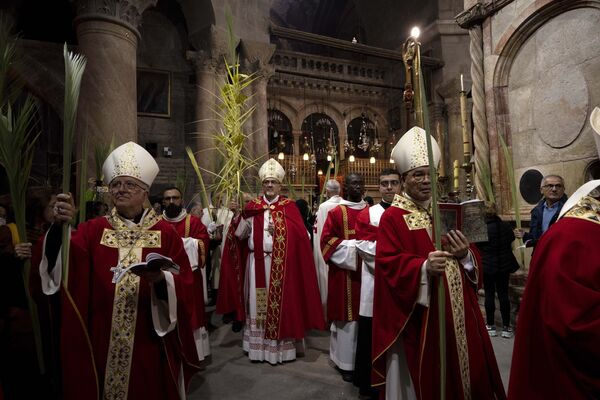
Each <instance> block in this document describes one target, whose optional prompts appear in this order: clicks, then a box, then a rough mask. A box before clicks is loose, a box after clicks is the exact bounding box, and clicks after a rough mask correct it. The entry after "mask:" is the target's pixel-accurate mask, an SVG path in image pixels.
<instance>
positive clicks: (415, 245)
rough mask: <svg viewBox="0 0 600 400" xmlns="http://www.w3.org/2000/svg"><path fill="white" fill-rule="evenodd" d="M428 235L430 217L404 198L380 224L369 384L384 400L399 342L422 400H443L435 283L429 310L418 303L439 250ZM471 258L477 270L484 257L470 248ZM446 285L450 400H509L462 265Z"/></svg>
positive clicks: (449, 272)
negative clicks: (390, 355) (427, 265)
mask: <svg viewBox="0 0 600 400" xmlns="http://www.w3.org/2000/svg"><path fill="white" fill-rule="evenodd" d="M430 228H431V219H430V217H429V214H428V212H427V211H426V210H424V209H423V208H421V207H419V206H418V205H416V204H415V203H414V202H412V201H411V200H409V199H407V198H405V197H403V196H399V195H396V197H395V199H394V203H393V204H392V206H391V207H389V208H388V209H387V210H386V211H385V212H384V214H383V216H382V218H381V221H380V224H379V232H378V235H377V255H376V265H377V268H376V269H375V293H374V303H373V353H372V356H373V377H372V382H373V385H375V386H380V387H382V389H381V390H380V393H381V394H385V390H384V389H383V385H385V379H386V353H387V351H388V349H389V348H390V347H391V346H392V345H393V344H394V342H395V341H396V339H397V338H398V337H400V335H401V337H402V340H403V343H404V350H405V354H406V359H407V363H408V368H409V370H410V376H411V378H412V382H413V385H414V388H415V392H416V395H417V398H418V399H423V400H426V399H437V398H440V393H439V388H440V368H439V365H440V362H439V360H440V354H439V318H438V288H437V279H432V278H429V307H424V306H422V305H420V304H418V303H417V298H418V294H419V288H420V282H421V267H422V265H423V263H424V262H425V261H426V259H427V256H428V254H429V253H430V252H432V251H434V250H435V249H434V246H433V243H432V241H431V237H430V236H429V233H428V229H430ZM471 254H472V256H473V258H474V260H475V268H476V269H478V264H479V255H478V253H477V252H476V251H475V250H473V248H472V249H471ZM445 285H446V291H445V293H446V300H445V301H446V303H445V304H446V377H447V379H446V399H448V400H451V399H473V400H475V399H504V398H505V397H506V396H505V392H504V388H503V386H502V380H501V378H500V373H499V371H498V366H497V363H496V358H495V356H494V351H493V348H492V345H491V342H490V339H489V335H488V333H487V331H486V328H485V324H484V321H483V317H482V315H481V311H480V309H479V304H478V303H477V294H476V290H477V287H476V285H474V284H472V282H470V280H469V279H468V278H467V277H466V273H465V272H464V269H463V267H462V265H460V264H458V263H457V262H455V263H453V266H452V267H451V268H448V267H447V269H446V274H445ZM453 306H454V307H453ZM465 392H466V393H465Z"/></svg>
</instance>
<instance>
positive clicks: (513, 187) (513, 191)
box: [499, 135, 525, 266]
mask: <svg viewBox="0 0 600 400" xmlns="http://www.w3.org/2000/svg"><path fill="white" fill-rule="evenodd" d="M499 137H500V145H501V146H502V154H503V155H504V161H505V162H506V172H507V174H508V183H509V185H510V196H511V199H512V205H513V211H514V213H515V223H516V225H517V229H521V211H520V210H521V204H520V202H519V197H518V196H517V182H516V181H515V169H514V165H513V158H512V155H511V154H510V151H509V150H508V146H507V145H506V142H505V141H504V138H503V137H502V135H499ZM517 245H518V246H517V247H518V249H519V256H520V257H519V258H520V259H521V260H520V261H521V266H524V265H525V251H524V250H523V239H517Z"/></svg>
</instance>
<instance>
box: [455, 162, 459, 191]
mask: <svg viewBox="0 0 600 400" xmlns="http://www.w3.org/2000/svg"><path fill="white" fill-rule="evenodd" d="M458 171H459V168H458V160H454V191H455V192H458V189H459V181H458Z"/></svg>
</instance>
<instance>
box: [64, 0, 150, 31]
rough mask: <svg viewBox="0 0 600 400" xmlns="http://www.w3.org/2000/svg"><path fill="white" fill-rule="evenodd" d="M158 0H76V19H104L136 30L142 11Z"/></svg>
mask: <svg viewBox="0 0 600 400" xmlns="http://www.w3.org/2000/svg"><path fill="white" fill-rule="evenodd" d="M157 2H158V0H76V2H75V5H76V10H77V20H78V21H79V22H81V21H82V20H88V19H104V20H111V21H113V22H118V23H121V24H124V25H126V26H127V27H128V28H129V29H131V30H132V31H134V32H136V34H137V35H138V36H139V33H138V32H137V28H138V27H139V26H140V23H141V20H142V13H143V12H144V11H145V10H146V9H148V8H150V7H153V6H155V5H156V3H157Z"/></svg>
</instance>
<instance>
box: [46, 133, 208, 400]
mask: <svg viewBox="0 0 600 400" xmlns="http://www.w3.org/2000/svg"><path fill="white" fill-rule="evenodd" d="M103 172H104V176H105V177H106V178H107V179H108V182H109V191H110V194H111V196H112V201H113V203H114V205H115V209H113V211H112V212H111V214H110V215H108V216H106V217H99V218H96V219H93V220H90V221H88V222H85V223H83V224H80V225H79V226H78V228H77V230H75V231H72V233H71V240H70V259H69V265H68V268H67V267H66V266H65V268H64V270H63V265H62V262H61V257H60V253H59V250H60V249H61V248H62V249H63V250H64V249H65V246H62V243H61V234H60V231H61V228H60V224H63V223H67V222H68V221H70V220H71V219H72V218H73V215H74V206H73V201H72V199H71V198H70V196H69V195H68V194H60V195H58V196H57V198H58V200H57V203H56V207H55V210H54V213H55V225H53V227H52V228H51V229H50V230H49V231H48V233H47V235H46V239H45V252H44V257H43V260H42V262H41V264H40V276H41V278H42V289H43V290H44V292H45V293H46V294H52V293H56V292H57V291H59V292H60V293H61V302H62V304H61V310H60V341H61V343H60V346H61V363H62V378H63V397H64V398H65V399H101V398H102V399H115V400H116V399H119V400H121V399H144V400H148V399H157V400H158V399H182V398H185V392H186V388H187V382H188V381H189V379H190V377H191V375H192V374H193V373H195V372H196V371H197V370H198V363H199V361H198V356H197V353H196V349H195V345H194V341H193V336H192V329H191V326H190V324H189V322H190V320H191V318H192V315H193V311H194V310H193V305H194V303H193V296H192V289H193V276H192V271H191V269H190V265H189V261H188V258H187V256H186V253H185V251H184V248H183V244H182V241H181V238H180V237H179V236H178V235H177V233H176V232H175V230H174V229H173V228H172V227H171V226H170V225H169V224H168V223H166V222H165V221H163V220H162V219H161V217H160V216H158V215H156V213H155V212H154V210H153V209H151V208H148V209H144V207H143V204H144V201H145V200H146V199H147V197H148V190H149V186H150V185H151V183H152V181H153V180H154V178H155V176H156V174H157V173H158V165H156V162H155V161H154V159H153V158H152V156H151V155H150V154H148V152H147V151H146V150H144V149H143V148H142V147H141V146H138V145H137V144H135V143H133V142H129V143H126V144H124V145H122V146H120V147H118V148H117V149H115V150H114V151H113V152H112V153H111V154H110V155H109V157H108V158H107V160H106V162H105V163H104V167H103ZM151 252H153V253H158V254H161V255H163V256H165V257H168V258H169V259H170V261H169V260H168V259H163V260H161V261H159V262H158V265H156V264H155V265H152V264H149V265H148V266H146V267H143V268H139V269H134V270H133V269H132V270H127V271H126V272H125V269H124V268H125V267H127V266H129V265H131V264H133V263H137V262H140V261H143V260H145V259H146V256H147V255H148V253H151ZM155 267H158V268H155ZM164 268H169V271H167V270H164ZM175 270H178V271H177V272H170V271H175ZM118 276H120V277H121V279H120V280H119V281H118V282H116V278H117V277H118ZM115 282H116V283H115Z"/></svg>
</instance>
